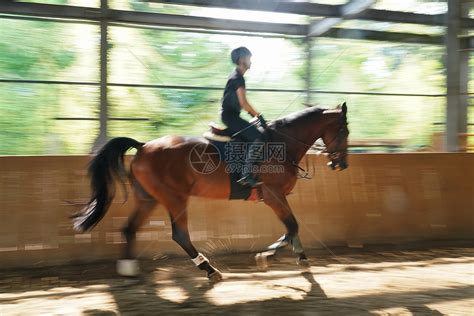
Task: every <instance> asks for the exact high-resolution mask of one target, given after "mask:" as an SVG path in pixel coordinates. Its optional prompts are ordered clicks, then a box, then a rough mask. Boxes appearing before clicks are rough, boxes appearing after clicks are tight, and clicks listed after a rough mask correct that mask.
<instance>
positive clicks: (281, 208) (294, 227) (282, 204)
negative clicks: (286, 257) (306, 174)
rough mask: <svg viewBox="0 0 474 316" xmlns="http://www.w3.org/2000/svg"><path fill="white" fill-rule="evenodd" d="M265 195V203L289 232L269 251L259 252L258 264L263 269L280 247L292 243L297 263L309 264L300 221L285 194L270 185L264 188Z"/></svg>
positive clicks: (268, 249)
mask: <svg viewBox="0 0 474 316" xmlns="http://www.w3.org/2000/svg"><path fill="white" fill-rule="evenodd" d="M263 195H264V201H265V204H267V205H268V206H270V207H271V208H272V209H273V211H274V212H275V214H276V215H277V216H278V218H279V219H280V220H281V221H282V222H283V224H284V225H285V227H286V229H287V233H286V234H285V235H283V236H282V237H280V238H279V239H278V240H277V241H276V242H274V243H273V244H271V245H270V246H268V248H267V251H265V252H263V253H259V254H257V256H256V257H255V259H256V261H257V265H258V266H259V268H261V269H265V268H267V267H268V259H271V258H273V257H274V255H275V254H276V253H277V251H278V250H279V249H282V248H285V247H286V246H288V245H291V246H292V248H293V252H294V253H295V254H297V256H298V259H297V263H298V264H300V265H303V266H307V265H308V258H307V257H306V254H305V253H304V249H303V245H302V244H301V240H300V238H299V236H298V222H297V221H296V218H295V216H294V215H293V212H292V210H291V208H290V205H289V204H288V201H287V199H286V197H285V195H284V194H282V193H280V192H279V191H278V190H276V189H274V188H272V187H269V186H265V187H264V188H263Z"/></svg>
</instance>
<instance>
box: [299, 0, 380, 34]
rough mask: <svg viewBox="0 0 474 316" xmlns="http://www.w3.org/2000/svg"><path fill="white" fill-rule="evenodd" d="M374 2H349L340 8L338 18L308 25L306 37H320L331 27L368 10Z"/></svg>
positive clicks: (366, 0)
mask: <svg viewBox="0 0 474 316" xmlns="http://www.w3.org/2000/svg"><path fill="white" fill-rule="evenodd" d="M373 3H374V0H351V1H349V2H348V3H346V4H345V5H343V6H342V7H341V16H340V17H338V18H322V19H320V20H317V21H315V22H313V23H311V24H310V26H309V32H308V36H320V35H322V34H324V33H326V32H327V31H329V30H330V29H331V28H332V27H334V26H336V25H337V24H339V23H341V22H342V20H344V19H346V18H349V17H354V16H356V15H357V14H359V13H361V12H362V11H364V10H366V9H368V8H369V7H370V6H371V5H372V4H373Z"/></svg>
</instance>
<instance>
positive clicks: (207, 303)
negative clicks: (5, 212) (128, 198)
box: [0, 246, 474, 316]
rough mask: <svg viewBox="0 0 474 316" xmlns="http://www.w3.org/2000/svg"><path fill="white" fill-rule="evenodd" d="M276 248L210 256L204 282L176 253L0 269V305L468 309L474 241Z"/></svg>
mask: <svg viewBox="0 0 474 316" xmlns="http://www.w3.org/2000/svg"><path fill="white" fill-rule="evenodd" d="M333 252H334V254H330V253H328V251H326V250H313V251H309V252H308V255H309V257H310V259H311V260H312V262H311V263H312V266H311V267H310V268H308V269H302V268H300V267H298V266H297V265H296V264H295V263H294V262H295V261H294V258H293V256H292V255H291V253H289V252H283V253H282V254H280V255H279V257H278V261H277V262H275V263H274V264H273V265H272V266H271V267H270V269H269V270H268V271H267V272H259V271H257V269H256V268H255V264H254V261H253V254H236V255H220V256H213V257H212V260H211V261H214V263H215V265H216V266H217V267H218V268H220V269H221V271H222V272H223V273H224V277H225V280H223V281H222V282H219V283H217V284H209V282H208V281H207V278H205V277H204V274H203V272H201V271H199V270H197V269H196V268H195V267H193V265H192V263H191V262H190V260H186V259H185V258H167V257H162V258H159V259H156V260H154V261H151V260H150V261H143V262H142V263H141V265H142V270H143V275H142V277H141V278H139V279H127V278H122V277H119V276H117V275H116V274H115V266H114V265H115V264H114V263H113V262H105V263H96V264H88V265H79V266H78V265H76V266H64V267H54V268H43V269H31V270H21V271H3V272H0V315H2V316H3V315H171V314H192V315H197V314H225V315H275V316H276V315H445V314H446V315H474V248H469V247H459V246H458V247H442V248H431V249H423V250H408V249H404V250H400V249H398V250H395V249H394V248H392V249H390V250H387V249H381V248H378V249H375V248H372V249H333Z"/></svg>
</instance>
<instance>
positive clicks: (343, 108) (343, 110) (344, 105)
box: [341, 102, 347, 115]
mask: <svg viewBox="0 0 474 316" xmlns="http://www.w3.org/2000/svg"><path fill="white" fill-rule="evenodd" d="M341 109H342V113H344V115H346V114H347V105H346V102H344V103H343V104H342V107H341Z"/></svg>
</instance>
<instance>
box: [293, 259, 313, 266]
mask: <svg viewBox="0 0 474 316" xmlns="http://www.w3.org/2000/svg"><path fill="white" fill-rule="evenodd" d="M296 263H297V264H298V265H299V266H300V267H304V268H307V267H309V266H310V263H309V259H307V258H305V259H299V258H298V259H296Z"/></svg>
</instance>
